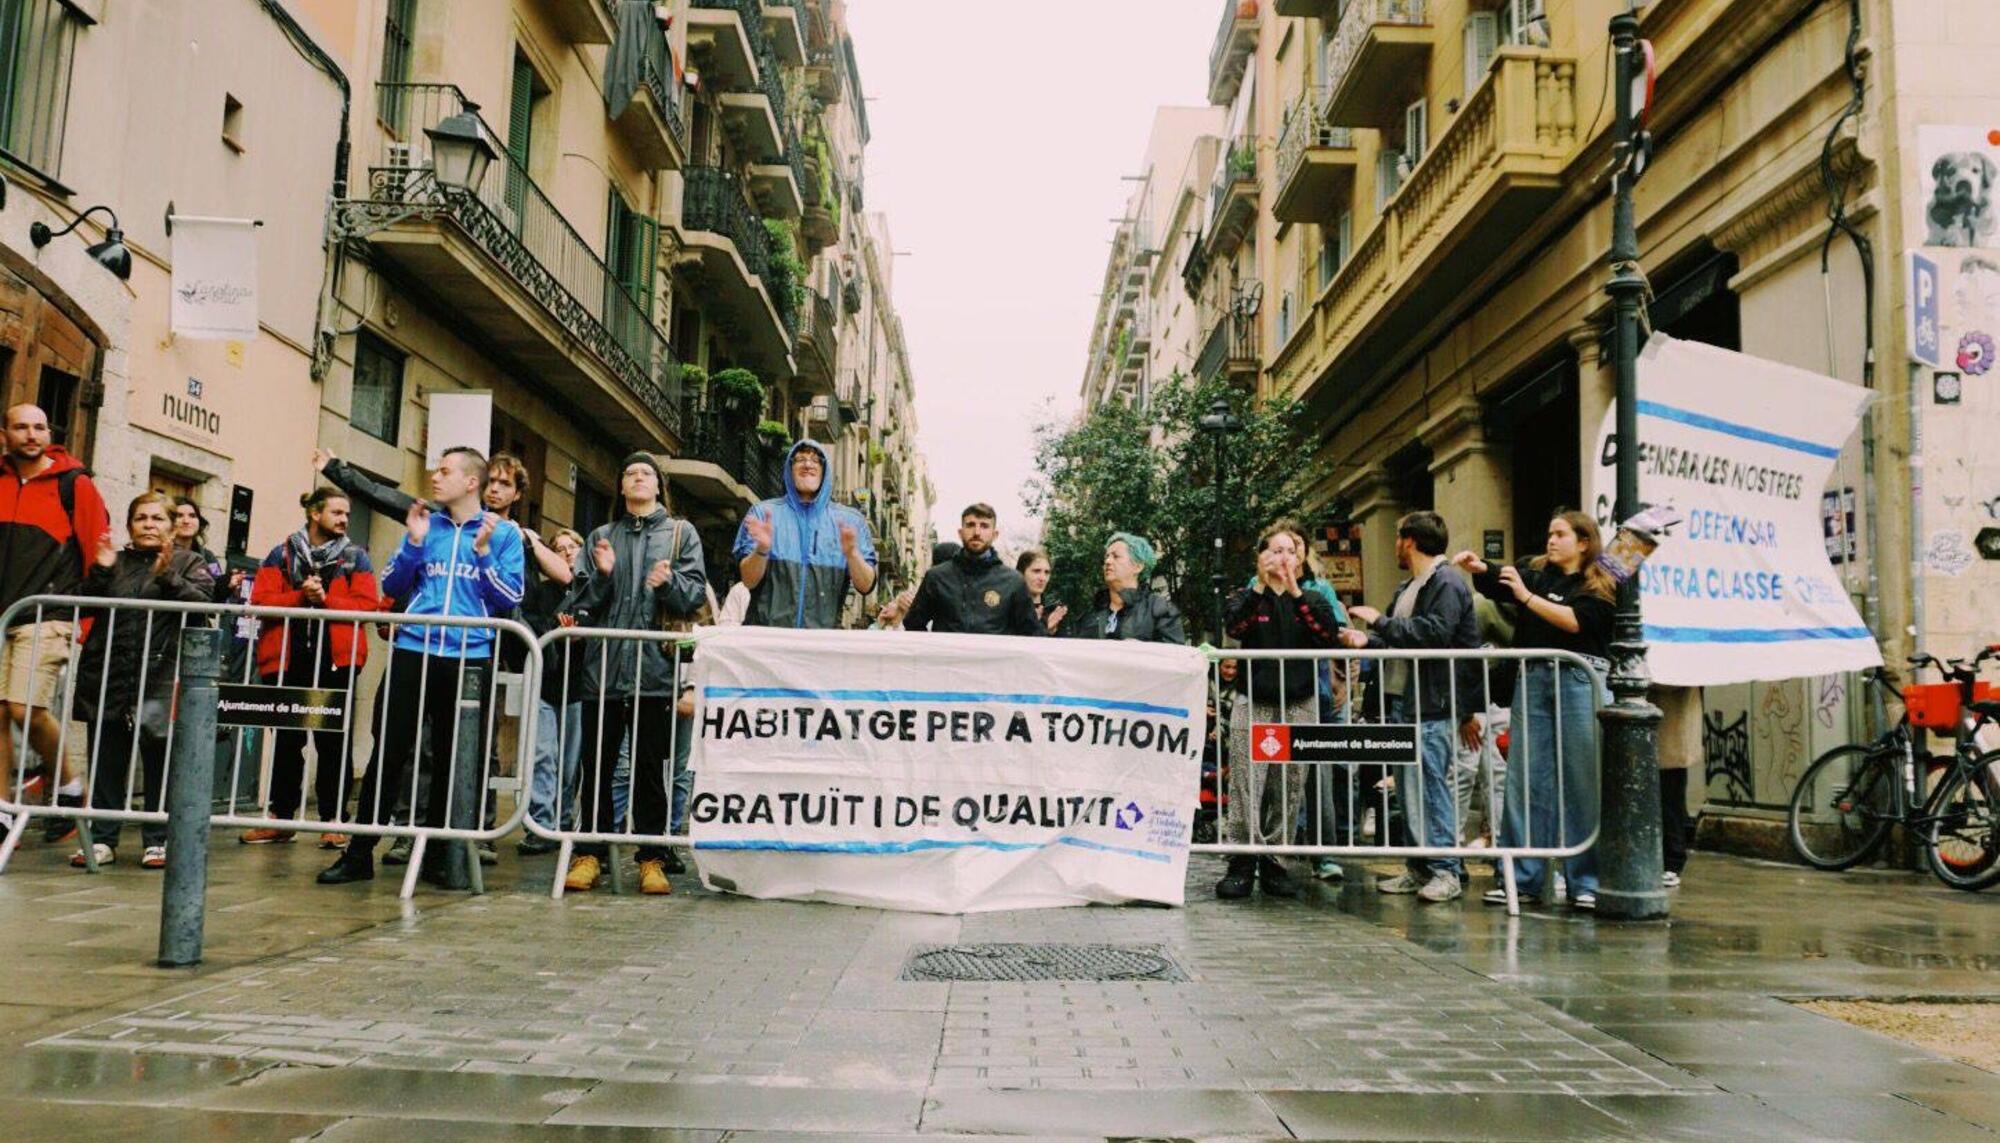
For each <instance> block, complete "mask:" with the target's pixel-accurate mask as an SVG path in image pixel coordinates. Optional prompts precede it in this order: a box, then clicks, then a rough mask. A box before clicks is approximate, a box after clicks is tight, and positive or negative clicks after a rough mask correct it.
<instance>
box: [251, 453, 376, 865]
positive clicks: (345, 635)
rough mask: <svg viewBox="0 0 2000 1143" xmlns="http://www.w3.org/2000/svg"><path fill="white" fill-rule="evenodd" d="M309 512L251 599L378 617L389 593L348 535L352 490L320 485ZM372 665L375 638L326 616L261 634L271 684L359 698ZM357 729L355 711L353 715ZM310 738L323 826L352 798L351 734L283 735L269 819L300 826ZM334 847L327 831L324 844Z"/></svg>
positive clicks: (276, 745) (279, 836)
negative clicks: (358, 678) (365, 669)
mask: <svg viewBox="0 0 2000 1143" xmlns="http://www.w3.org/2000/svg"><path fill="white" fill-rule="evenodd" d="M299 504H300V506H301V507H303V508H304V509H305V510H306V524H305V527H303V528H301V529H299V530H298V531H296V532H293V533H292V534H291V535H290V536H288V537H286V538H285V542H284V543H282V544H279V545H278V546H277V547H275V548H272V549H271V554H270V555H267V556H265V557H264V562H263V564H262V565H261V566H260V567H258V569H257V578H256V580H255V581H253V582H252V583H251V586H250V602H251V603H252V604H253V605H255V606H260V607H323V608H326V609H328V610H330V611H376V610H379V609H380V608H381V606H382V591H381V589H380V588H378V587H377V586H376V585H375V570H374V568H372V567H371V566H369V563H368V551H367V549H365V548H363V547H361V546H360V545H359V544H356V543H353V542H352V541H350V540H349V539H348V538H347V516H348V511H349V504H348V501H347V497H346V495H345V494H343V493H341V492H339V491H336V490H335V489H332V488H317V489H314V490H313V491H312V492H311V493H309V494H308V495H306V496H302V497H300V498H299ZM367 662H368V638H367V635H366V634H365V633H363V631H362V630H361V627H360V625H359V624H356V623H328V622H326V621H325V620H323V619H318V620H315V619H291V620H287V621H285V622H283V623H268V622H267V623H266V624H264V629H263V631H262V632H261V633H259V634H258V636H257V673H258V674H259V675H260V676H262V677H263V680H264V682H265V684H266V685H273V686H287V687H313V688H316V689H319V690H329V691H339V692H342V693H343V694H345V695H346V696H347V705H348V706H349V707H350V708H351V707H352V706H353V702H354V687H353V680H354V672H355V670H356V669H358V668H360V667H362V666H364V665H366V664H367ZM348 721H349V724H350V725H352V723H353V717H352V711H351V710H350V712H349V719H348ZM308 736H310V737H311V738H312V743H313V750H314V752H315V753H317V754H318V756H319V765H318V768H317V773H316V777H315V779H314V782H313V794H314V797H315V799H316V800H317V802H318V808H319V817H320V820H321V821H326V822H332V821H339V820H340V816H341V809H342V807H343V806H344V805H345V803H346V801H347V780H348V777H349V769H348V766H349V758H348V752H347V751H348V743H349V742H350V741H352V736H351V735H349V734H348V733H347V732H346V731H345V730H340V729H333V730H310V731H308V730H280V731H277V732H275V734H274V735H273V743H272V747H271V792H270V810H271V816H272V817H274V818H277V819H279V820H281V821H290V820H294V819H296V818H297V816H298V812H299V804H300V803H301V802H302V801H304V799H305V769H306V738H307V737H308ZM293 836H295V835H294V834H293V831H291V830H281V829H253V830H249V831H247V832H245V833H244V834H243V838H242V840H243V842H244V844H246V845H265V844H269V843H271V842H282V841H290V840H292V838H293ZM320 840H321V841H323V842H328V843H344V842H345V839H344V838H339V839H338V841H336V835H332V834H328V835H326V836H324V837H322V838H321V839H320Z"/></svg>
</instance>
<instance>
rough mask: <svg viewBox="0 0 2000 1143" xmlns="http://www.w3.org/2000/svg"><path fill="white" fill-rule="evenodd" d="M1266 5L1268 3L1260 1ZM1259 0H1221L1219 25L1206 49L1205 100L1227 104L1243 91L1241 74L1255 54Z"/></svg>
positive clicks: (1267, 0)
mask: <svg viewBox="0 0 2000 1143" xmlns="http://www.w3.org/2000/svg"><path fill="white" fill-rule="evenodd" d="M1263 2H1265V3H1268V2H1269V0H1263ZM1258 3H1259V0H1222V26H1221V27H1219V28H1217V29H1216V30H1215V44H1214V46H1212V47H1210V48H1209V49H1208V101H1209V102H1210V103H1215V104H1223V105H1227V104H1229V103H1231V102H1234V101H1235V99H1236V93H1237V92H1238V91H1240V90H1242V88H1243V73H1244V72H1245V71H1246V70H1248V69H1249V66H1250V57H1251V56H1252V55H1255V54H1256V52H1257V6H1258Z"/></svg>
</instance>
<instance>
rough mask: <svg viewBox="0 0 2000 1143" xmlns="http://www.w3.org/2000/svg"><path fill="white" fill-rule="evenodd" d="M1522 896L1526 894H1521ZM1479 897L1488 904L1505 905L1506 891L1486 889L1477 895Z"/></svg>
mask: <svg viewBox="0 0 2000 1143" xmlns="http://www.w3.org/2000/svg"><path fill="white" fill-rule="evenodd" d="M1523 896H1526V894H1523ZM1479 899H1480V900H1481V901H1484V902H1486V903H1487V904H1488V905H1505V904H1506V903H1507V891H1506V890H1505V889H1488V890H1487V891H1486V892H1484V893H1481V894H1480V895H1479Z"/></svg>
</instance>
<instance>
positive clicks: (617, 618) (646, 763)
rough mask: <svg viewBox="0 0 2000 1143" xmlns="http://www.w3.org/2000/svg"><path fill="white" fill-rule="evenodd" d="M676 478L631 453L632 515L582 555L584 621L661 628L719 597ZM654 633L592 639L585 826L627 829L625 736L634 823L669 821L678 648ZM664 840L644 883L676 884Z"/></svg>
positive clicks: (626, 485) (650, 832)
mask: <svg viewBox="0 0 2000 1143" xmlns="http://www.w3.org/2000/svg"><path fill="white" fill-rule="evenodd" d="M666 486H667V482H666V477H665V474H663V473H662V472H661V471H660V466H659V464H658V463H657V462H656V461H655V460H654V459H653V458H652V456H650V455H648V454H646V453H633V454H632V455H631V456H629V457H626V458H625V466H624V471H623V472H622V474H621V475H620V476H619V491H620V493H621V495H622V496H623V497H624V501H625V514H624V515H623V516H622V517H621V518H619V519H617V520H614V521H612V522H611V523H609V524H605V525H602V526H600V527H598V528H597V529H596V530H594V531H592V532H591V533H590V537H589V539H588V540H586V541H585V543H584V550H583V553H582V554H581V555H580V556H579V557H578V558H577V562H576V578H575V581H574V582H573V584H572V585H571V588H570V595H569V599H568V600H567V601H565V603H564V605H563V611H564V612H565V613H567V614H569V615H573V616H575V617H576V621H577V623H578V625H580V626H584V627H607V628H613V629H617V630H628V631H629V630H637V631H658V630H660V629H661V627H662V624H663V622H664V621H665V620H667V619H680V618H686V617H687V616H690V615H693V614H694V613H695V611H696V610H697V609H698V608H700V607H701V605H702V604H703V603H704V602H706V601H707V598H708V576H707V574H706V573H705V572H704V571H703V570H702V569H703V564H702V554H701V537H700V536H699V535H698V534H697V533H696V532H695V529H694V526H693V525H692V524H689V523H688V522H687V521H686V520H681V519H677V518H675V517H674V516H672V515H669V514H668V512H667V509H666V505H665V504H664V502H663V498H664V495H665V491H666ZM670 652H671V648H670V647H669V646H668V645H666V644H664V643H661V642H658V641H654V640H639V639H632V640H620V639H610V640H605V641H602V642H599V643H598V644H597V645H596V646H586V647H585V648H584V649H583V650H582V651H581V654H583V656H584V665H583V742H584V747H585V750H586V751H587V754H588V756H587V757H586V759H585V760H584V765H583V792H582V794H581V795H580V797H579V799H578V804H579V805H580V806H582V807H583V812H584V815H585V816H584V820H583V823H582V826H583V828H584V829H585V830H586V831H587V832H591V833H619V832H623V829H622V826H623V823H622V822H620V821H618V820H617V818H616V815H615V814H614V811H613V809H612V787H613V771H614V769H615V767H616V765H617V762H618V744H619V742H620V741H621V740H624V739H629V740H630V741H631V743H632V785H633V789H632V792H631V799H630V805H631V810H632V827H633V832H636V833H638V834H641V835H646V836H654V837H658V836H662V835H664V834H665V833H666V832H667V805H668V803H667V774H666V769H667V766H668V765H669V764H670V759H672V757H673V747H674V719H675V717H676V715H675V713H674V698H675V695H676V687H675V680H674V659H673V657H672V656H671V654H670ZM575 852H576V856H575V857H574V858H573V859H572V861H571V862H570V868H569V875H568V877H567V878H566V879H565V881H564V884H565V885H566V887H568V888H569V889H572V890H578V891H581V890H588V889H591V888H594V887H595V886H596V884H597V879H598V877H599V875H600V874H601V873H602V872H603V866H604V861H605V859H606V857H607V856H608V847H607V846H605V845H603V844H583V845H579V846H577V847H576V851H575ZM670 856H671V855H670V854H669V853H668V852H667V851H666V848H665V847H664V846H658V845H647V846H642V847H641V848H640V850H639V887H640V889H641V890H642V891H643V892H646V893H654V894H660V893H667V892H670V891H671V888H670V886H669V885H668V884H667V867H668V864H669V862H668V858H669V857H670Z"/></svg>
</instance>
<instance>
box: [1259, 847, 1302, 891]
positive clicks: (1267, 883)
mask: <svg viewBox="0 0 2000 1143" xmlns="http://www.w3.org/2000/svg"><path fill="white" fill-rule="evenodd" d="M1257 884H1259V885H1261V886H1263V889H1264V896H1266V897H1296V896H1298V895H1299V883H1298V881H1296V880H1295V879H1294V878H1293V877H1292V872H1291V870H1289V869H1286V868H1285V865H1284V863H1283V862H1281V861H1279V860H1278V859H1277V858H1275V857H1265V858H1260V859H1259V860H1258V862H1257Z"/></svg>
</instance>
